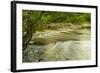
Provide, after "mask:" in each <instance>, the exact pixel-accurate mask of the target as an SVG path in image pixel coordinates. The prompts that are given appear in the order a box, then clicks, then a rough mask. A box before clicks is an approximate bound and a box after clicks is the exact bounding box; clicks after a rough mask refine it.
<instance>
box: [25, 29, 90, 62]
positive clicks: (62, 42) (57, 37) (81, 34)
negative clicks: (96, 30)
mask: <svg viewBox="0 0 100 73" xmlns="http://www.w3.org/2000/svg"><path fill="white" fill-rule="evenodd" d="M90 33H91V32H90V29H87V28H84V29H78V30H72V31H67V32H66V31H65V30H63V29H59V30H45V31H44V32H42V33H41V34H40V33H39V32H37V33H36V36H35V37H34V36H33V40H34V41H33V40H32V41H31V42H32V43H33V44H30V45H29V46H28V47H27V49H26V50H25V51H23V62H48V61H67V60H89V59H91V34H90Z"/></svg>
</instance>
